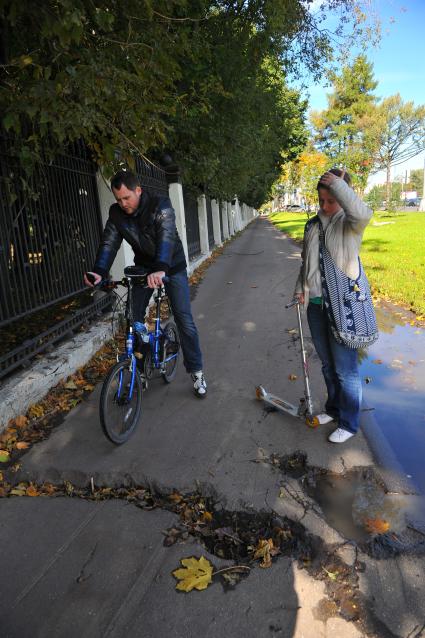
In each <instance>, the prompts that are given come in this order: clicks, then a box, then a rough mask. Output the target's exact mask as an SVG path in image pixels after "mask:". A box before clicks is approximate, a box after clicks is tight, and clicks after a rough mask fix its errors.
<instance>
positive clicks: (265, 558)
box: [254, 538, 279, 569]
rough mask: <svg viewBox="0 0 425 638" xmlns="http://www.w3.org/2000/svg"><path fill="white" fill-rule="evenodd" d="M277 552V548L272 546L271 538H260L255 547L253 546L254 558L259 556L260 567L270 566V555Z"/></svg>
mask: <svg viewBox="0 0 425 638" xmlns="http://www.w3.org/2000/svg"><path fill="white" fill-rule="evenodd" d="M278 553H279V550H277V549H276V548H275V547H274V545H273V539H272V538H269V539H268V540H265V539H260V540H259V541H258V545H257V547H256V548H255V553H254V559H258V558H261V559H262V560H261V563H260V567H262V568H263V569H267V568H268V567H271V566H272V559H271V557H272V556H275V555H276V554H278Z"/></svg>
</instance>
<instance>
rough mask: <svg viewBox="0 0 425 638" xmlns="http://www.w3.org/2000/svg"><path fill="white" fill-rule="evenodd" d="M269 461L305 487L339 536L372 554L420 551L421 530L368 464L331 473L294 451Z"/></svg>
mask: <svg viewBox="0 0 425 638" xmlns="http://www.w3.org/2000/svg"><path fill="white" fill-rule="evenodd" d="M270 462H271V464H272V465H273V466H275V467H278V468H279V469H280V471H282V472H283V473H284V474H286V475H288V476H291V477H292V478H296V479H298V480H299V482H300V485H301V486H302V488H303V490H304V491H305V493H306V494H307V495H308V496H309V497H310V498H311V499H313V500H314V501H315V502H316V503H317V504H318V505H319V506H320V508H321V510H322V513H323V517H324V519H325V520H326V522H327V523H328V525H330V527H332V528H333V529H335V530H336V531H337V532H338V533H339V534H341V536H343V537H344V538H346V539H347V540H349V541H353V542H354V543H356V545H357V546H358V547H359V549H361V550H362V551H363V552H365V553H367V554H368V555H369V556H372V557H373V558H378V559H380V558H389V557H392V556H396V555H399V554H423V553H425V536H424V534H423V533H422V532H420V531H419V530H415V529H414V528H413V527H411V526H409V524H408V522H407V519H406V498H405V501H404V502H403V498H400V495H398V494H389V493H387V492H386V490H385V486H384V484H383V483H382V481H381V480H380V478H379V476H378V475H377V474H376V473H375V472H374V470H373V468H357V469H353V470H349V471H347V472H345V473H344V474H336V473H333V472H330V471H326V470H323V469H321V468H314V467H309V466H308V463H307V456H306V454H305V453H303V452H301V451H299V452H295V453H294V454H291V455H288V456H282V457H279V456H278V455H272V456H271V457H270Z"/></svg>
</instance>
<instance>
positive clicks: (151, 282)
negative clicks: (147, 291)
mask: <svg viewBox="0 0 425 638" xmlns="http://www.w3.org/2000/svg"><path fill="white" fill-rule="evenodd" d="M164 277H165V272H164V271H163V270H159V271H158V272H151V274H150V275H148V279H147V282H148V288H159V287H160V286H162V279H163V278H164Z"/></svg>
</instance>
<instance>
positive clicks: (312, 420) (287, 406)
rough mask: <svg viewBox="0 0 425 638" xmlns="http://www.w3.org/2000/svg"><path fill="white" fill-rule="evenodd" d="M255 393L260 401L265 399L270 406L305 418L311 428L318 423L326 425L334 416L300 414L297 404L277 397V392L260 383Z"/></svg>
mask: <svg viewBox="0 0 425 638" xmlns="http://www.w3.org/2000/svg"><path fill="white" fill-rule="evenodd" d="M255 394H256V397H257V399H258V400H259V401H264V403H266V404H267V405H269V406H270V407H273V408H275V409H276V410H280V411H281V412H286V414H290V415H291V416H295V417H297V418H298V419H303V420H304V421H305V422H306V424H307V425H308V426H309V427H310V428H317V426H318V425H324V424H326V423H329V422H330V421H332V418H331V417H330V416H329V415H327V414H308V413H302V414H300V410H299V408H297V406H295V405H293V404H292V403H288V401H285V400H284V399H281V398H280V397H277V396H276V395H275V394H271V393H270V392H267V390H265V389H264V388H263V386H262V385H259V386H258V387H257V388H256V389H255Z"/></svg>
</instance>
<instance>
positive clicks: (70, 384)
mask: <svg viewBox="0 0 425 638" xmlns="http://www.w3.org/2000/svg"><path fill="white" fill-rule="evenodd" d="M63 387H64V388H65V389H66V390H77V387H78V386H77V385H76V383H75V382H74V381H72V379H71V381H67V383H65V385H64V386H63Z"/></svg>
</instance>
